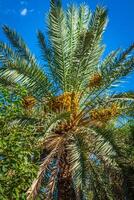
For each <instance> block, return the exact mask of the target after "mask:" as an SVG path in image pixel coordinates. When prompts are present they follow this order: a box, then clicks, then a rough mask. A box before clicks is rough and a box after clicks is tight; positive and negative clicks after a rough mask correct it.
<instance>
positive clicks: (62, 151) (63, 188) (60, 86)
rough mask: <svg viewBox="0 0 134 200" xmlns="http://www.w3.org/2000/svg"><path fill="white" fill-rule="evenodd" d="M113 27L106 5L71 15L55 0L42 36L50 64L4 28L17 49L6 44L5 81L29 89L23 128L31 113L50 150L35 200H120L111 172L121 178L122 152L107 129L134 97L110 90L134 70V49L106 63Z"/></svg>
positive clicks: (0, 51) (72, 9) (31, 193)
mask: <svg viewBox="0 0 134 200" xmlns="http://www.w3.org/2000/svg"><path fill="white" fill-rule="evenodd" d="M107 22H108V17H107V10H106V9H105V8H104V7H100V6H97V8H96V10H95V11H94V12H93V13H92V12H91V10H90V9H89V8H88V7H87V6H86V5H85V4H83V5H81V6H80V8H77V7H76V6H74V5H71V6H69V7H68V8H67V10H66V11H65V12H64V11H63V9H62V6H61V2H60V1H58V0H57V1H56V0H51V1H50V11H49V14H48V22H47V26H48V38H47V40H46V38H45V36H44V34H43V33H42V32H41V31H38V35H37V37H38V41H39V45H40V47H41V53H42V58H43V61H44V66H40V65H39V64H38V62H37V61H36V58H35V57H34V56H33V55H32V54H31V52H30V50H29V49H28V47H27V46H26V44H25V42H24V41H23V39H22V38H21V37H20V36H19V35H18V34H17V33H16V32H15V31H14V30H11V29H10V28H9V27H8V26H3V31H4V33H5V34H6V36H7V38H8V39H9V41H10V42H11V47H10V46H8V45H7V44H5V43H3V42H0V63H1V68H0V83H1V84H2V85H3V86H4V87H8V88H10V89H12V88H14V87H15V86H16V85H21V86H23V87H25V88H26V89H27V91H28V95H27V96H24V97H23V100H22V106H23V108H24V112H23V113H21V116H19V120H18V122H17V121H16V123H18V124H19V125H21V122H22V121H23V119H24V116H25V119H27V120H25V123H26V125H27V124H29V123H32V126H33V127H34V131H37V132H38V137H39V140H38V144H37V145H38V146H39V147H40V149H41V151H42V152H45V153H42V155H41V163H40V166H39V172H38V174H37V177H36V179H35V180H33V183H32V185H31V187H30V188H29V189H28V191H27V200H30V199H35V197H39V198H40V199H43V198H44V196H45V197H46V199H59V200H64V199H65V200H69V199H70V200H71V199H89V198H90V199H92V197H91V196H92V195H93V199H102V200H104V199H105V200H106V199H109V200H110V199H116V197H115V196H114V192H113V190H112V186H111V183H112V181H113V179H112V176H111V174H110V173H109V170H111V171H112V172H113V173H116V174H117V173H118V174H120V169H119V167H118V163H117V162H116V159H115V157H116V153H117V152H116V148H114V144H113V142H112V141H111V140H110V133H109V134H105V133H103V131H100V129H103V128H104V129H105V128H106V127H107V126H110V124H113V123H114V122H115V121H116V119H117V118H118V117H119V116H121V115H123V114H124V113H125V114H127V109H128V108H130V107H131V106H133V98H131V97H130V98H128V97H126V96H124V95H111V93H110V92H109V89H110V88H111V87H112V86H114V85H115V84H119V83H120V79H121V78H122V77H123V76H126V75H127V74H128V73H130V72H131V71H133V69H134V56H133V50H134V44H132V45H131V46H130V47H128V48H127V49H126V50H125V51H122V50H121V49H117V50H115V51H112V52H111V53H110V54H109V55H108V56H107V57H106V58H105V59H104V60H102V54H103V52H104V49H105V46H104V45H103V43H102V36H103V33H104V31H105V28H106V25H107ZM31 119H32V121H31ZM33 121H34V124H33ZM23 124H24V123H23Z"/></svg>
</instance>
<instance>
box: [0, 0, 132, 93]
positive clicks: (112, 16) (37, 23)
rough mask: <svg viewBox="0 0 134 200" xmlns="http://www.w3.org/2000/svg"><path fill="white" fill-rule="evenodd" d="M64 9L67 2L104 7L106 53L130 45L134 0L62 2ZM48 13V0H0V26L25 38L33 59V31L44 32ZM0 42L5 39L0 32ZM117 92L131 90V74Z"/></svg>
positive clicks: (37, 51)
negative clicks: (9, 28) (3, 25)
mask: <svg viewBox="0 0 134 200" xmlns="http://www.w3.org/2000/svg"><path fill="white" fill-rule="evenodd" d="M62 2H63V6H64V7H66V5H67V4H69V3H70V2H74V3H76V4H77V5H79V4H80V3H82V2H85V3H86V4H88V5H89V6H90V8H91V9H93V10H94V9H95V6H96V5H97V4H101V5H105V6H106V7H107V8H108V10H109V24H108V27H107V30H106V32H105V34H104V43H105V44H106V47H107V48H106V52H105V54H107V53H109V52H110V51H111V50H114V49H117V48H118V47H122V48H126V47H127V46H128V45H129V44H131V43H132V42H134V0H85V1H83V0H72V1H68V0H63V1H62ZM48 10H49V0H0V27H1V26H2V24H7V25H9V26H10V27H12V28H14V29H16V30H17V31H18V32H19V33H20V34H21V35H22V36H23V38H24V39H25V41H26V42H27V44H28V46H29V47H30V49H31V50H32V52H34V53H35V54H36V55H37V56H38V55H39V49H38V45H37V39H36V31H37V29H41V30H44V31H45V16H46V14H47V12H48ZM0 40H4V41H5V37H4V35H3V33H2V31H1V30H0ZM127 81H128V82H127V83H125V85H123V86H122V88H120V89H121V90H124V89H127V90H134V75H131V76H129V78H128V80H127Z"/></svg>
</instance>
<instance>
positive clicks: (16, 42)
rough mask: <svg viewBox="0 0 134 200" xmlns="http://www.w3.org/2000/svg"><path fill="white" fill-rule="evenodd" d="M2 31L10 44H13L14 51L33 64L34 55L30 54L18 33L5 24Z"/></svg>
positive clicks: (34, 60)
mask: <svg viewBox="0 0 134 200" xmlns="http://www.w3.org/2000/svg"><path fill="white" fill-rule="evenodd" d="M3 31H4V33H5V35H6V36H7V38H8V39H9V41H10V42H11V44H12V45H13V47H14V48H15V51H16V53H17V54H18V55H19V56H20V57H22V58H25V59H26V60H27V61H29V62H30V63H31V64H35V63H36V59H35V57H34V56H33V55H32V54H31V52H30V50H29V49H28V47H27V46H26V44H25V42H24V40H23V39H22V38H21V37H20V35H19V34H18V33H17V32H16V31H15V30H12V29H11V28H9V27H8V26H6V25H4V26H3Z"/></svg>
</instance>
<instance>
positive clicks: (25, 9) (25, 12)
mask: <svg viewBox="0 0 134 200" xmlns="http://www.w3.org/2000/svg"><path fill="white" fill-rule="evenodd" d="M27 12H28V10H27V8H24V9H23V10H21V12H20V14H21V15H22V16H26V15H27Z"/></svg>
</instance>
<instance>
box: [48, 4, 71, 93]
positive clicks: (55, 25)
mask: <svg viewBox="0 0 134 200" xmlns="http://www.w3.org/2000/svg"><path fill="white" fill-rule="evenodd" d="M48 30H49V36H50V39H51V45H52V48H53V52H54V63H53V64H54V72H55V76H56V78H57V80H58V82H59V84H60V86H61V88H62V90H64V91H66V87H67V83H66V81H67V80H66V75H67V70H68V67H69V63H68V49H69V47H68V43H67V25H66V17H65V14H64V12H63V10H62V8H61V7H60V6H56V5H55V2H54V1H51V10H50V13H49V20H48Z"/></svg>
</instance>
